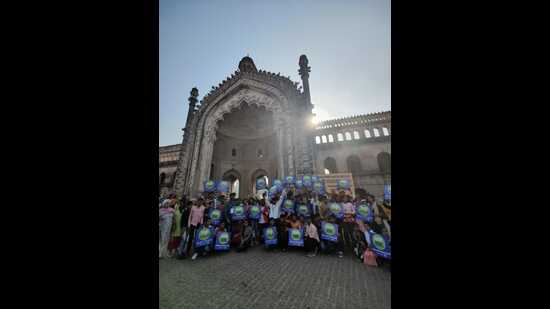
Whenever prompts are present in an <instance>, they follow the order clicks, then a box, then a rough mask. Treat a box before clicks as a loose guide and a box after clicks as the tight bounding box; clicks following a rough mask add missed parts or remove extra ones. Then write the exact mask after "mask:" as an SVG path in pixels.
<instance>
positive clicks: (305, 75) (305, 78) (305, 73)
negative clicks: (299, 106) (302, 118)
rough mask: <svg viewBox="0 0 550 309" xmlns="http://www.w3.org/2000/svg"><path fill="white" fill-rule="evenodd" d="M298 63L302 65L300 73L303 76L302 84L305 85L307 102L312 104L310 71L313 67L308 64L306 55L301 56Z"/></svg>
mask: <svg viewBox="0 0 550 309" xmlns="http://www.w3.org/2000/svg"><path fill="white" fill-rule="evenodd" d="M298 64H299V65H300V69H299V70H298V73H300V76H301V77H302V85H303V86H304V95H305V97H306V104H308V105H311V95H310V94H309V72H311V67H309V66H308V60H307V57H306V55H301V56H300V60H299V62H298Z"/></svg>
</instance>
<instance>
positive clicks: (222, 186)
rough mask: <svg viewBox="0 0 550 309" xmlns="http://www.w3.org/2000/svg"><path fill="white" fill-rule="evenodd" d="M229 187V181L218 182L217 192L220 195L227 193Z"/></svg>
mask: <svg viewBox="0 0 550 309" xmlns="http://www.w3.org/2000/svg"><path fill="white" fill-rule="evenodd" d="M229 186H230V184H229V181H225V180H222V181H218V186H217V190H218V192H220V193H228V192H229Z"/></svg>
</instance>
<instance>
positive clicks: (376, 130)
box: [372, 128, 380, 137]
mask: <svg viewBox="0 0 550 309" xmlns="http://www.w3.org/2000/svg"><path fill="white" fill-rule="evenodd" d="M372 131H374V137H379V136H380V132H379V131H378V129H377V128H374V129H372Z"/></svg>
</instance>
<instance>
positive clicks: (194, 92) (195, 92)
mask: <svg viewBox="0 0 550 309" xmlns="http://www.w3.org/2000/svg"><path fill="white" fill-rule="evenodd" d="M198 96H199V89H197V87H193V89H191V96H190V97H189V99H188V100H189V110H188V111H187V120H186V121H185V128H186V129H187V127H188V126H190V125H191V121H192V120H193V113H194V112H195V106H196V104H197V97H198Z"/></svg>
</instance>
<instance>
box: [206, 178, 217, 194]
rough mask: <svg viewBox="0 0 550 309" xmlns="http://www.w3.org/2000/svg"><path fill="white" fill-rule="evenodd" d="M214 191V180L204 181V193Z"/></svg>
mask: <svg viewBox="0 0 550 309" xmlns="http://www.w3.org/2000/svg"><path fill="white" fill-rule="evenodd" d="M214 191H216V182H215V181H214V180H206V181H205V182H204V192H214Z"/></svg>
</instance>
